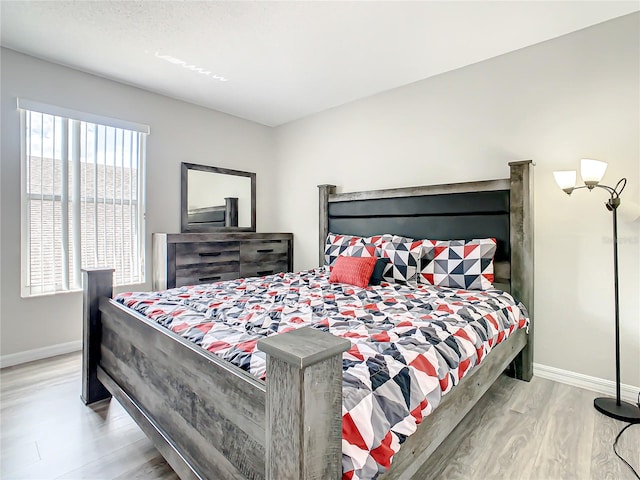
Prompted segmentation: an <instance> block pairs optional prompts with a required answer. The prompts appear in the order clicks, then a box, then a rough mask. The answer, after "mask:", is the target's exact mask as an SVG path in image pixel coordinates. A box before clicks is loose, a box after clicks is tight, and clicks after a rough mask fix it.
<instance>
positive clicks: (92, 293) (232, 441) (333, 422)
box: [82, 269, 351, 480]
mask: <svg viewBox="0 0 640 480" xmlns="http://www.w3.org/2000/svg"><path fill="white" fill-rule="evenodd" d="M83 274H84V318H83V321H84V330H85V331H84V348H83V375H82V399H83V401H84V402H85V404H89V403H94V402H96V401H99V400H103V399H106V398H109V397H111V395H113V396H114V397H115V398H116V399H117V400H118V401H119V402H120V403H121V404H122V406H123V407H124V409H125V410H126V411H127V412H128V413H129V414H130V415H131V416H132V418H133V419H134V420H135V421H136V423H137V424H138V425H139V426H140V427H141V428H142V430H143V431H144V432H145V434H146V435H147V436H148V437H149V438H150V439H151V441H152V442H153V443H154V445H155V446H156V447H157V448H158V450H159V451H160V453H161V454H162V455H163V457H164V458H165V459H166V460H167V462H168V463H169V465H171V467H172V468H173V469H174V471H175V472H176V473H177V474H178V475H179V476H180V478H182V479H214V478H224V479H253V480H260V479H264V478H266V479H269V480H289V479H290V480H319V479H322V480H325V479H334V480H339V479H340V478H341V476H342V463H341V454H342V443H341V441H342V352H344V351H346V350H347V349H348V348H349V346H350V345H351V343H350V342H349V341H348V340H345V339H341V338H337V337H334V336H333V335H330V334H328V333H325V332H322V331H320V330H316V329H312V328H301V329H299V330H295V331H292V332H288V333H283V334H280V335H276V336H273V337H270V338H267V339H265V340H261V341H260V342H259V343H258V347H259V348H260V349H261V350H262V351H264V352H265V353H266V354H267V377H268V378H269V381H268V382H267V383H266V384H265V382H261V381H260V380H258V379H256V378H254V377H253V376H251V375H249V374H248V373H246V372H244V371H243V370H241V369H239V368H237V367H236V366H234V365H231V364H229V363H227V362H224V361H223V360H221V359H219V358H217V357H215V356H214V355H212V354H211V353H209V352H207V351H205V350H203V349H201V348H200V347H198V346H196V345H194V344H192V343H191V342H189V341H188V340H185V339H183V338H181V337H180V336H178V335H176V334H175V333H173V332H171V331H170V330H168V329H166V328H164V327H162V326H159V325H158V324H156V323H155V322H153V321H151V320H148V319H147V318H145V317H144V316H142V315H140V314H138V313H137V312H134V311H132V310H130V309H128V308H126V307H124V306H123V305H121V304H119V303H117V302H115V301H114V300H111V299H110V296H111V293H112V276H113V270H112V269H103V270H100V269H93V270H85V271H84V273H83ZM265 413H266V415H265Z"/></svg>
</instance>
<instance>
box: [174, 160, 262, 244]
mask: <svg viewBox="0 0 640 480" xmlns="http://www.w3.org/2000/svg"><path fill="white" fill-rule="evenodd" d="M189 170H199V171H202V172H209V173H221V174H223V175H235V176H238V177H247V178H249V179H250V180H251V226H250V227H211V226H204V227H202V226H200V227H199V226H194V225H190V224H189V215H188V205H187V203H188V199H189V182H188V181H187V179H188V175H189ZM180 186H181V190H180V232H181V233H200V232H255V231H256V174H255V173H253V172H244V171H242V170H232V169H230V168H222V167H212V166H210V165H198V164H196V163H186V162H182V163H181V166H180Z"/></svg>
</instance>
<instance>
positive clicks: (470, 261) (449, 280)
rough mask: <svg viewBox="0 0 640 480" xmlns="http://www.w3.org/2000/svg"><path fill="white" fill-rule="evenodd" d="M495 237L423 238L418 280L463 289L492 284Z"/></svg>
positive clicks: (484, 287)
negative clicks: (468, 238) (466, 239)
mask: <svg viewBox="0 0 640 480" xmlns="http://www.w3.org/2000/svg"><path fill="white" fill-rule="evenodd" d="M496 246H497V244H496V239H495V238H480V239H474V240H470V241H465V240H423V254H422V256H421V266H420V274H419V275H418V278H419V281H420V283H426V284H429V285H436V286H439V287H450V288H461V289H464V290H488V289H490V288H493V282H494V275H493V257H494V256H495V254H496Z"/></svg>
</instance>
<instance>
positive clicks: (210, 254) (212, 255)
mask: <svg viewBox="0 0 640 480" xmlns="http://www.w3.org/2000/svg"><path fill="white" fill-rule="evenodd" d="M220 253H221V252H204V253H200V254H199V255H200V256H201V257H217V256H218V255H220Z"/></svg>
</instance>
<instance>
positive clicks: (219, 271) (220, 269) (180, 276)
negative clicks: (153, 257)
mask: <svg viewBox="0 0 640 480" xmlns="http://www.w3.org/2000/svg"><path fill="white" fill-rule="evenodd" d="M239 277H240V270H239V263H238V262H233V263H228V264H220V265H215V264H213V265H194V266H191V267H181V268H177V269H176V287H182V286H184V285H200V284H201V283H212V282H219V281H222V280H235V279H236V278H239Z"/></svg>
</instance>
